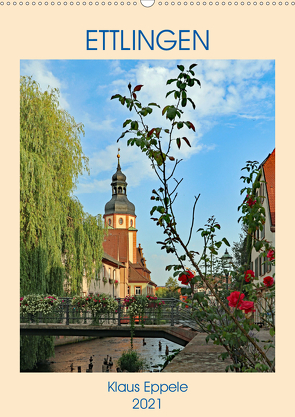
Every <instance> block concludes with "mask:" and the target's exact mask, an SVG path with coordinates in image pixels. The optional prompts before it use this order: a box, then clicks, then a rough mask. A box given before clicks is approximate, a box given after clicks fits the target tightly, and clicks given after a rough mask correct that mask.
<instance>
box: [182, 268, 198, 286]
mask: <svg viewBox="0 0 295 417" xmlns="http://www.w3.org/2000/svg"><path fill="white" fill-rule="evenodd" d="M192 278H194V274H193V273H192V272H191V271H189V270H187V271H186V272H185V273H183V274H182V275H180V276H179V277H178V281H180V282H181V283H182V284H183V285H187V284H189V282H190V280H191V279H192Z"/></svg>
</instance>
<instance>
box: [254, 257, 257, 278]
mask: <svg viewBox="0 0 295 417" xmlns="http://www.w3.org/2000/svg"><path fill="white" fill-rule="evenodd" d="M254 272H255V277H258V258H256V259H255V271H254Z"/></svg>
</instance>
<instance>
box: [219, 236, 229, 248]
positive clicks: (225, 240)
mask: <svg viewBox="0 0 295 417" xmlns="http://www.w3.org/2000/svg"><path fill="white" fill-rule="evenodd" d="M221 240H222V242H224V243H225V244H226V246H230V244H229V243H228V240H227V239H226V238H225V237H224V238H223V239H221Z"/></svg>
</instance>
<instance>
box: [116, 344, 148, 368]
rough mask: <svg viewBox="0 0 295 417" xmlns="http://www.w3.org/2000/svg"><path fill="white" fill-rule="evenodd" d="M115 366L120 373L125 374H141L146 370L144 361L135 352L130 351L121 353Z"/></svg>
mask: <svg viewBox="0 0 295 417" xmlns="http://www.w3.org/2000/svg"><path fill="white" fill-rule="evenodd" d="M117 364H118V367H119V368H121V370H122V371H127V372H142V371H144V370H145V369H147V363H146V360H145V359H142V358H141V357H140V355H139V354H138V353H137V352H136V350H132V349H130V350H128V351H127V352H123V353H122V355H121V357H120V358H119V359H118V362H117Z"/></svg>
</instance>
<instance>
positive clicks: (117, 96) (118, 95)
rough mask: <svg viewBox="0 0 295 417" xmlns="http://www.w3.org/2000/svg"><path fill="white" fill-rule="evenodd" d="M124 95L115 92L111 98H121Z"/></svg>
mask: <svg viewBox="0 0 295 417" xmlns="http://www.w3.org/2000/svg"><path fill="white" fill-rule="evenodd" d="M120 97H122V96H121V94H115V95H114V96H112V97H111V100H113V99H114V98H120Z"/></svg>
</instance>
